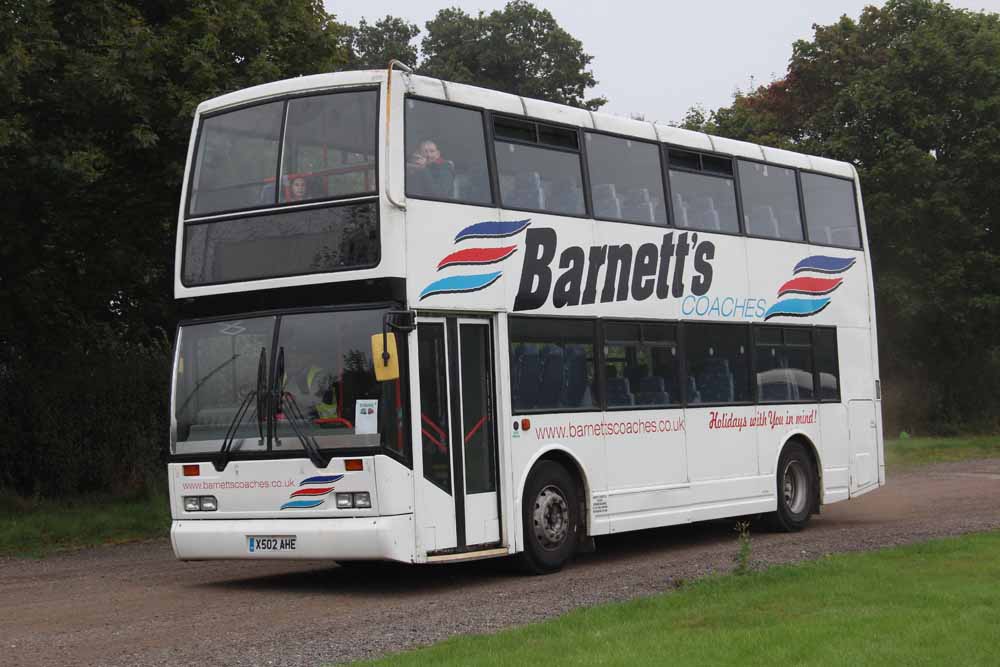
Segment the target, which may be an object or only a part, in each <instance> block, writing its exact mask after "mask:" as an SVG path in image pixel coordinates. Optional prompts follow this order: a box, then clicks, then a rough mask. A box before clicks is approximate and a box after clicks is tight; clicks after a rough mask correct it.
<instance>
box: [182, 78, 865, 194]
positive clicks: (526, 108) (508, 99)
mask: <svg viewBox="0 0 1000 667" xmlns="http://www.w3.org/2000/svg"><path fill="white" fill-rule="evenodd" d="M396 74H397V76H401V77H402V84H403V86H404V87H405V89H406V91H407V93H408V94H411V95H416V96H419V97H424V98H428V99H436V100H441V101H442V102H453V103H457V104H464V105H468V106H473V107H481V108H486V109H490V110H492V111H495V112H499V113H503V114H506V115H513V116H526V117H530V118H534V119H537V120H542V121H550V122H555V123H562V124H565V125H573V126H578V127H582V128H584V129H594V130H598V131H602V132H609V133H613V134H620V135H627V136H634V137H636V138H637V139H646V140H649V141H656V142H659V143H666V144H671V145H675V146H681V147H684V148H691V149H695V150H700V151H711V152H716V153H723V154H726V155H732V156H735V157H742V158H748V159H752V160H762V161H765V162H770V163H772V164H780V165H785V166H789V167H797V168H800V169H808V170H812V171H818V172H822V173H827V174H831V175H834V176H841V177H844V178H851V179H854V178H855V177H856V171H855V169H854V167H853V166H852V165H851V164H850V163H848V162H841V161H838V160H831V159H829V158H824V157H819V156H816V155H806V154H804V153H796V152H793V151H787V150H783V149H780V148H771V147H769V146H762V145H759V144H753V143H749V142H746V141H737V140H735V139H727V138H725V137H718V136H714V135H709V134H705V133H703V132H694V131H692V130H685V129H682V128H679V127H673V126H671V125H667V124H666V123H661V122H657V121H653V122H650V121H644V120H635V119H632V118H625V117H622V116H615V115H612V114H607V113H602V112H599V111H587V110H585V109H578V108H575V107H570V106H567V105H564V104H555V103H553V102H546V101H543V100H537V99H532V98H529V97H521V96H519V95H513V94H511V93H504V92H500V91H497V90H490V89H488V88H480V87H478V86H470V85H468V84H463V83H453V82H450V81H444V80H442V79H434V78H431V77H427V76H421V75H417V74H403V73H402V72H397V73H396ZM385 78H386V71H385V70H360V71H350V72H335V73H329V74H313V75H310V76H300V77H296V78H294V79H284V80H281V81H274V82H271V83H265V84H262V85H259V86H253V87H251V88H245V89H243V90H238V91H235V92H232V93H228V94H226V95H221V96H219V97H215V98H212V99H210V100H206V101H204V102H202V103H201V104H199V105H198V109H197V112H198V113H199V114H204V113H212V112H214V111H219V110H222V109H224V108H226V107H232V106H238V105H241V104H246V103H248V102H252V101H255V100H260V99H266V98H269V97H279V96H285V95H292V94H296V93H304V92H311V91H316V92H319V91H322V90H327V89H330V88H334V87H340V86H364V85H377V84H380V83H383V82H384V81H385Z"/></svg>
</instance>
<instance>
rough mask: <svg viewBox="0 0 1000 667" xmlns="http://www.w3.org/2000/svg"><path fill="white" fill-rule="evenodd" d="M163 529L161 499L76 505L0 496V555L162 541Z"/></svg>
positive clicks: (166, 523)
mask: <svg viewBox="0 0 1000 667" xmlns="http://www.w3.org/2000/svg"><path fill="white" fill-rule="evenodd" d="M169 528H170V508H169V505H168V501H167V498H166V496H165V495H151V496H149V497H140V498H120V499H109V498H83V499H80V500H78V501H69V500H62V501H54V500H24V499H21V498H16V497H12V496H0V556H33V557H39V556H44V555H46V554H49V553H52V552H53V551H59V550H62V549H73V548H78V547H88V546H94V545H97V544H108V543H117V542H128V541H132V540H141V539H148V538H152V537H163V536H165V535H167V534H168V531H169Z"/></svg>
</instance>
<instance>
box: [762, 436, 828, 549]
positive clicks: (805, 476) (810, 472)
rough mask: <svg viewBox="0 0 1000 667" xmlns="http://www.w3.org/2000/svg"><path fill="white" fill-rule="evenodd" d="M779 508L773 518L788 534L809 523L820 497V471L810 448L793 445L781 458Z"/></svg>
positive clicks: (779, 464) (778, 478)
mask: <svg viewBox="0 0 1000 667" xmlns="http://www.w3.org/2000/svg"><path fill="white" fill-rule="evenodd" d="M777 481H778V509H777V511H775V512H772V513H771V514H770V515H769V519H770V523H771V526H772V527H773V528H775V529H776V530H780V531H783V532H786V533H790V532H794V531H798V530H802V529H803V528H805V525H806V524H807V523H809V517H810V515H811V514H812V508H813V499H814V498H816V470H815V467H814V466H813V463H812V459H811V458H810V456H809V453H808V452H806V448H805V447H804V446H803V445H802V443H799V442H790V443H788V444H787V445H786V446H785V449H784V450H782V452H781V457H780V458H779V459H778V474H777Z"/></svg>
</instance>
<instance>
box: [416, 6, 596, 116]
mask: <svg viewBox="0 0 1000 667" xmlns="http://www.w3.org/2000/svg"><path fill="white" fill-rule="evenodd" d="M426 28H427V34H426V35H425V36H424V38H423V41H422V42H421V48H422V50H423V60H422V62H421V63H420V73H421V74H427V75H428V76H434V77H438V78H441V79H447V80H449V81H456V82H459V83H470V84H474V85H477V86H483V87H485V88H494V89H497V90H502V91H505V92H508V93H513V94H515V95H524V96H526V97H536V98H540V99H543V100H549V101H551V102H558V103H560V104H570V105H573V106H577V107H582V108H586V109H591V110H595V109H598V108H600V107H601V106H602V105H603V104H605V102H606V101H607V100H605V99H604V98H602V97H596V98H591V99H586V98H585V96H586V94H587V90H588V89H590V88H593V87H594V86H595V85H597V81H596V79H594V75H593V72H591V71H590V70H589V69H587V67H588V65H590V62H591V61H592V60H593V57H592V56H590V55H588V54H587V53H584V51H583V45H582V44H581V43H580V41H579V40H578V39H576V38H574V37H573V36H572V35H570V34H569V33H568V32H566V31H565V30H563V29H562V28H561V27H559V24H558V23H556V20H555V18H553V16H552V14H551V13H550V12H549V11H548V10H545V9H539V8H537V7H535V6H534V5H532V4H531V3H530V2H526V1H525V0H512V1H511V2H508V3H507V5H506V6H505V7H504V8H503V9H502V10H496V11H493V12H490V13H489V14H484V13H483V12H480V13H479V14H478V15H477V16H470V15H469V14H467V13H466V12H465V11H463V10H461V9H459V8H457V7H453V8H451V9H442V10H441V11H439V12H438V13H437V15H436V16H435V17H434V18H433V19H432V20H430V21H428V22H427V24H426Z"/></svg>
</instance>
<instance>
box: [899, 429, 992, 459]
mask: <svg viewBox="0 0 1000 667" xmlns="http://www.w3.org/2000/svg"><path fill="white" fill-rule="evenodd" d="M998 457H1000V435H980V436H965V437H957V438H908V439H906V440H886V441H885V459H886V465H888V466H889V467H900V466H915V465H926V464H928V463H942V462H945V461H962V460H965V459H988V458H998Z"/></svg>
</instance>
